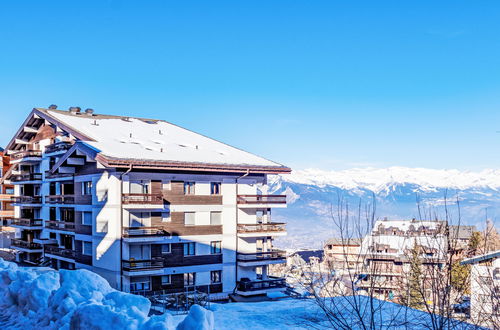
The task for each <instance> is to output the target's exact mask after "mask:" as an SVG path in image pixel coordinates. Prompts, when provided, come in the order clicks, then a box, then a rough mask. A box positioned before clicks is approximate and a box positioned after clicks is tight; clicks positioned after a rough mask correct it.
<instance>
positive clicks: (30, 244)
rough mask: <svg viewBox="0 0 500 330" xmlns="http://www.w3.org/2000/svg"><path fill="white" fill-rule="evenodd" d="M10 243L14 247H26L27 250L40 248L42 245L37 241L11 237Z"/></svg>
mask: <svg viewBox="0 0 500 330" xmlns="http://www.w3.org/2000/svg"><path fill="white" fill-rule="evenodd" d="M10 245H11V246H14V247H20V248H23V249H28V250H41V249H42V245H41V244H38V243H33V242H27V241H23V240H21V239H12V240H11V241H10Z"/></svg>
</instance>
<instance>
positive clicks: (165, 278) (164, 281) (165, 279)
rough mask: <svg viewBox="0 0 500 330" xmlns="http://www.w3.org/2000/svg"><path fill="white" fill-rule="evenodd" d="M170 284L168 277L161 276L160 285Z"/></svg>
mask: <svg viewBox="0 0 500 330" xmlns="http://www.w3.org/2000/svg"><path fill="white" fill-rule="evenodd" d="M169 284H170V275H163V276H162V277H161V285H169Z"/></svg>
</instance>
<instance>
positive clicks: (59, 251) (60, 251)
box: [43, 245, 76, 259]
mask: <svg viewBox="0 0 500 330" xmlns="http://www.w3.org/2000/svg"><path fill="white" fill-rule="evenodd" d="M43 252H44V253H45V254H53V255H56V256H59V257H63V258H68V259H75V256H76V251H75V250H71V249H65V248H61V247H58V246H52V245H45V247H44V250H43Z"/></svg>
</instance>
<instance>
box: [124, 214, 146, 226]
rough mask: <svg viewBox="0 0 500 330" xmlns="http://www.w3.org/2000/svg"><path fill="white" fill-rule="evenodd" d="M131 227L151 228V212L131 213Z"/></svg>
mask: <svg viewBox="0 0 500 330" xmlns="http://www.w3.org/2000/svg"><path fill="white" fill-rule="evenodd" d="M129 214H130V219H129V227H151V212H130V213H129Z"/></svg>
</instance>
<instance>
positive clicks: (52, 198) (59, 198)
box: [45, 195, 75, 204]
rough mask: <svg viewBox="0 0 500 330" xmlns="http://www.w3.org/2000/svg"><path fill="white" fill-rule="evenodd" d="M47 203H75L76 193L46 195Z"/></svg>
mask: <svg viewBox="0 0 500 330" xmlns="http://www.w3.org/2000/svg"><path fill="white" fill-rule="evenodd" d="M45 203H47V204H75V195H47V196H45Z"/></svg>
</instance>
